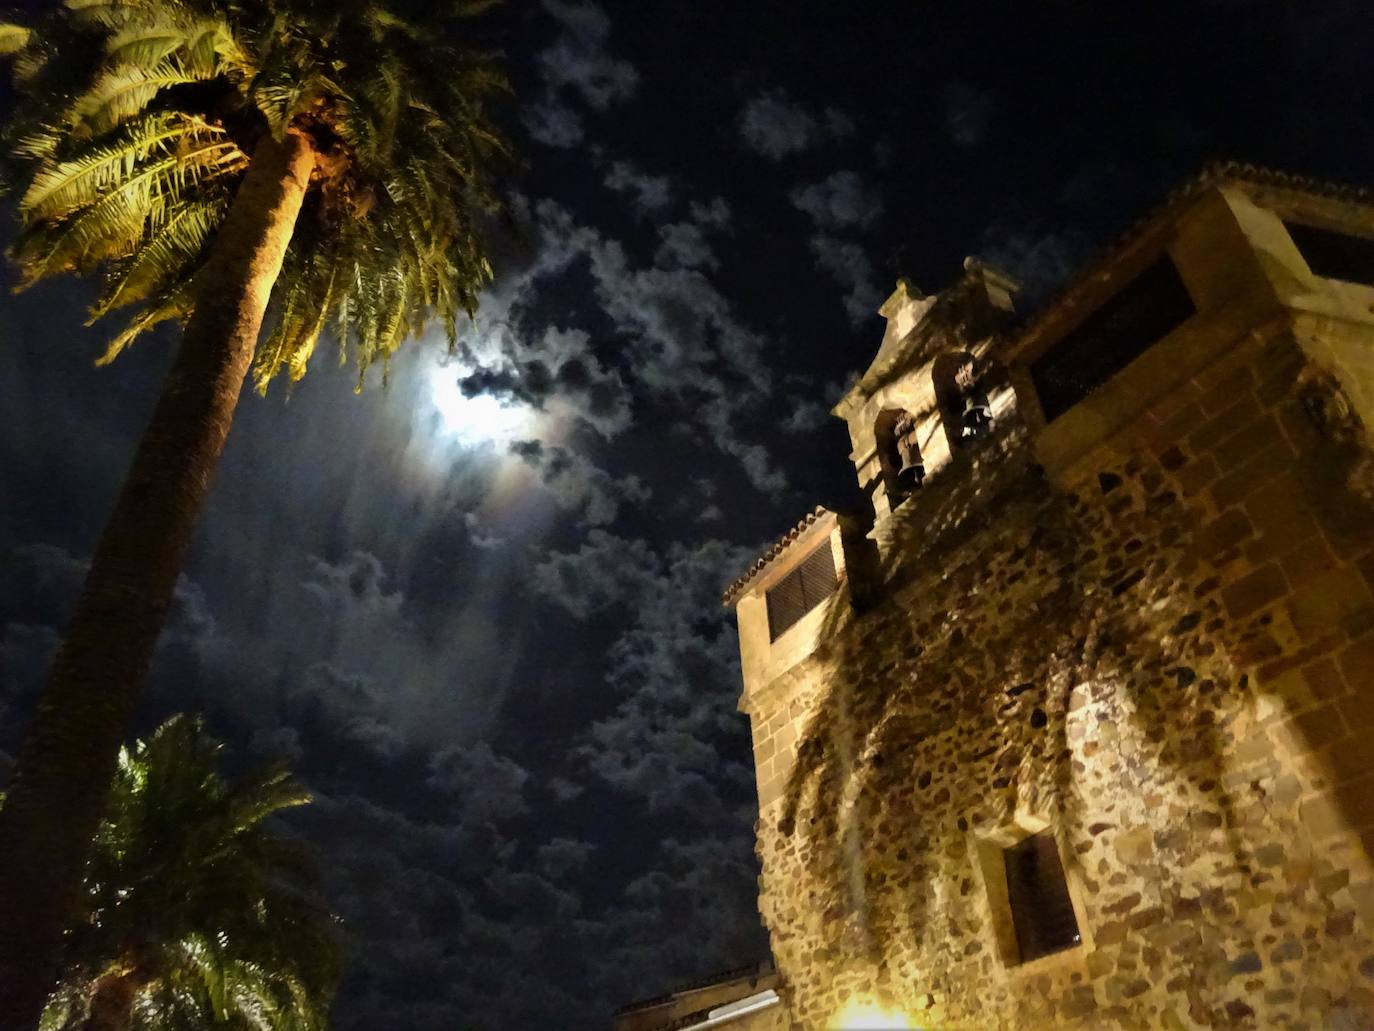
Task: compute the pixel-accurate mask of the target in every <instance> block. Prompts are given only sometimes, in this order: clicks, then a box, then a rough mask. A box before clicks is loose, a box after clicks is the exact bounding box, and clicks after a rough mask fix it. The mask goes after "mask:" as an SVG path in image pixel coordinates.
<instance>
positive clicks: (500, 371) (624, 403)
mask: <svg viewBox="0 0 1374 1031" xmlns="http://www.w3.org/2000/svg"><path fill="white" fill-rule="evenodd" d="M488 325H491V326H492V327H493V328H492V329H491V330H490V335H489V337H488V340H487V345H488V347H487V353H486V354H485V355H482V356H481V357H478V358H477V359H476V360H477V361H478V362H480V363H482V364H478V365H477V366H476V367H475V368H473V369H471V371H468V372H466V373H465V374H463V375H461V376H460V378H459V380H458V385H459V389H460V390H461V392H462V393H463V395H464V396H466V397H476V396H478V395H480V394H489V395H491V396H493V397H496V398H498V399H500V400H501V401H503V402H507V403H518V404H524V405H528V406H530V407H533V408H536V409H538V410H540V411H548V412H552V414H554V415H557V416H564V417H567V418H571V419H573V420H576V421H579V422H580V423H582V424H583V425H585V426H587V427H588V428H589V429H591V430H593V431H595V432H596V433H598V434H599V435H600V436H602V437H603V438H605V439H610V438H612V437H614V436H616V435H617V434H619V433H621V432H622V431H623V430H624V429H625V428H626V427H628V426H629V425H630V420H631V412H630V398H629V392H628V390H627V389H626V384H625V380H624V379H623V377H622V376H621V374H620V373H619V372H618V371H616V370H614V369H610V368H607V367H606V366H605V365H603V364H602V363H601V362H600V361H599V360H598V359H597V357H596V356H595V354H594V353H593V350H592V348H591V346H590V345H591V339H590V337H589V335H588V334H587V333H586V332H584V331H582V330H576V329H572V330H564V329H558V328H556V327H553V326H550V327H548V328H547V329H545V331H544V333H543V335H542V336H540V337H538V338H535V339H532V340H526V339H524V338H523V337H522V336H521V335H520V334H518V333H514V332H512V330H511V325H510V323H508V322H506V323H488Z"/></svg>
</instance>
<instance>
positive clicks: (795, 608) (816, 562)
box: [765, 537, 838, 641]
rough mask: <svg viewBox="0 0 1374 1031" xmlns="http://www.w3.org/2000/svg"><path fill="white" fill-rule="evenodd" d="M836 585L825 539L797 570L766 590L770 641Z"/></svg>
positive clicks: (830, 592) (815, 604)
mask: <svg viewBox="0 0 1374 1031" xmlns="http://www.w3.org/2000/svg"><path fill="white" fill-rule="evenodd" d="M837 582H838V581H837V579H836V576H835V556H834V554H833V553H832V552H831V550H830V538H829V537H827V538H825V539H824V540H823V541H822V542H821V544H820V546H819V547H817V548H816V550H815V551H813V552H811V554H809V555H807V556H806V558H804V559H802V560H801V562H800V563H798V564H797V568H796V569H794V570H792V572H790V573H788V574H787V575H786V576H784V577H783V578H782V579H781V580H779V581H778V582H777V583H776V584H774V585H773V586H772V587H770V588H768V593H767V594H766V595H765V598H766V600H767V602H768V633H769V637H770V639H772V640H774V641H776V640H777V639H778V638H779V637H781V636H782V634H783V633H784V632H785V631H786V630H787V629H788V628H789V627H791V626H792V625H794V624H795V623H796V622H797V620H799V619H801V618H802V616H804V615H806V614H807V613H808V612H810V611H811V610H812V609H814V608H815V607H816V606H817V605H819V604H820V603H821V602H823V601H825V599H826V598H828V597H830V595H832V594H833V593H834V592H835V587H836V586H837Z"/></svg>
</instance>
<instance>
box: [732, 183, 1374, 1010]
mask: <svg viewBox="0 0 1374 1031" xmlns="http://www.w3.org/2000/svg"><path fill="white" fill-rule="evenodd" d="M1292 223H1301V224H1303V225H1311V226H1317V227H1322V228H1325V229H1335V230H1340V231H1342V232H1344V233H1346V234H1353V235H1354V236H1356V237H1371V236H1374V203H1371V201H1370V200H1369V199H1368V198H1365V197H1363V196H1360V195H1356V194H1353V193H1350V192H1349V191H1341V190H1336V189H1333V188H1328V187H1323V186H1316V185H1312V184H1308V183H1305V182H1299V181H1294V180H1291V179H1288V178H1286V177H1283V176H1278V175H1274V174H1271V173H1263V172H1257V171H1254V170H1248V169H1238V168H1223V169H1219V170H1216V171H1214V172H1211V173H1209V174H1207V175H1205V176H1203V177H1202V178H1201V179H1199V180H1198V181H1196V182H1194V183H1193V184H1191V185H1190V186H1189V187H1188V188H1186V189H1185V190H1183V191H1181V192H1180V193H1178V194H1177V195H1175V197H1174V198H1173V199H1172V200H1171V201H1170V202H1169V203H1168V204H1167V205H1165V207H1164V208H1163V209H1161V210H1160V211H1159V212H1157V213H1156V214H1155V215H1154V216H1152V217H1151V218H1150V219H1148V220H1147V221H1146V222H1144V223H1142V224H1141V225H1140V226H1139V227H1137V229H1136V230H1134V231H1133V232H1132V233H1131V234H1130V235H1129V236H1128V237H1127V238H1126V239H1125V240H1123V241H1122V242H1121V243H1120V244H1119V245H1118V246H1117V247H1116V248H1115V249H1114V250H1113V251H1112V252H1111V253H1110V254H1109V255H1108V256H1107V257H1106V258H1105V259H1104V260H1103V261H1102V262H1101V263H1100V264H1099V265H1098V266H1097V267H1096V268H1094V269H1093V270H1091V273H1090V274H1089V275H1087V276H1085V277H1084V278H1083V279H1081V280H1080V281H1079V282H1078V283H1076V284H1075V285H1074V286H1073V287H1071V288H1070V289H1069V291H1068V292H1067V293H1066V294H1065V295H1064V296H1063V297H1061V298H1060V299H1059V300H1058V301H1057V302H1055V303H1054V304H1052V305H1051V306H1050V307H1049V308H1048V309H1047V310H1046V312H1045V313H1044V314H1042V315H1041V316H1040V317H1038V318H1037V320H1036V321H1035V322H1033V323H1031V324H1030V325H1027V326H1022V327H1020V328H1017V327H1016V326H1015V322H1014V319H1013V318H1012V317H1011V312H1010V309H1011V306H1012V300H1011V298H1012V289H1013V284H1010V283H1009V281H1008V280H1006V278H1005V277H1003V276H1001V275H999V274H998V273H996V271H995V270H992V269H988V268H986V267H983V266H981V265H979V264H977V263H976V262H970V263H969V265H968V267H967V269H966V272H965V274H964V276H963V278H962V279H961V280H960V281H959V282H958V283H957V284H955V286H954V287H952V288H951V289H949V290H947V291H945V292H944V293H942V294H940V295H939V296H937V297H934V298H926V297H922V296H920V295H919V293H918V292H917V291H915V290H914V289H912V288H911V287H909V286H908V285H906V284H903V285H901V286H900V287H899V289H898V291H897V292H896V293H895V294H894V295H893V297H892V299H891V300H889V302H888V304H887V305H886V306H885V307H884V309H883V313H884V314H885V315H886V316H887V318H888V332H887V336H886V337H885V338H884V341H883V345H882V348H881V349H880V351H879V355H878V359H877V360H875V362H874V365H873V367H872V368H870V370H869V372H868V373H867V374H866V375H865V376H864V377H863V378H862V379H861V380H860V381H859V383H858V384H857V385H856V386H855V387H854V388H853V389H852V390H851V391H850V393H849V394H848V395H847V396H846V397H845V399H844V400H842V401H841V402H840V404H839V405H838V406H837V407H836V409H835V411H836V414H837V415H839V416H840V417H842V418H844V419H845V420H846V421H847V422H848V424H849V427H850V434H851V438H852V441H853V444H854V451H853V453H852V456H851V457H852V459H853V461H854V463H855V467H856V470H857V471H858V475H859V481H860V483H861V485H863V486H864V488H865V490H866V491H867V492H868V494H869V496H870V497H871V498H872V500H873V504H872V509H873V512H872V515H871V516H869V517H868V518H867V520H864V519H860V520H858V521H856V520H853V519H842V518H840V517H838V516H836V515H833V514H831V513H827V512H825V511H823V510H822V511H819V512H818V513H816V514H813V515H812V516H810V517H808V519H807V520H805V521H803V523H802V524H801V525H800V526H799V527H798V528H797V529H796V530H794V531H793V532H792V533H791V534H789V536H788V537H787V538H785V539H784V541H782V542H780V544H779V545H778V546H777V547H775V548H774V549H772V551H770V552H769V554H768V555H766V556H765V557H764V558H763V559H762V560H761V561H760V563H759V564H757V565H756V566H755V568H754V569H752V570H751V571H750V572H749V573H748V574H747V575H746V576H745V577H743V578H741V580H740V581H738V582H737V583H736V584H735V585H733V586H732V587H731V589H730V590H729V591H728V592H727V598H726V600H727V603H728V604H733V605H734V606H735V607H736V610H737V614H738V620H739V627H740V646H741V654H742V662H743V670H744V688H745V689H744V695H743V699H742V702H741V707H742V708H743V709H744V710H745V711H746V712H747V713H748V715H749V717H750V720H751V722H752V727H753V733H754V746H755V757H756V765H757V775H758V785H759V802H760V816H759V824H758V852H759V856H760V858H761V860H762V864H763V875H762V878H761V881H760V888H761V892H760V902H759V905H760V909H761V912H762V914H763V917H764V920H765V922H766V924H767V926H768V928H769V931H770V933H771V938H772V945H773V951H774V955H775V959H776V962H777V966H778V970H779V974H780V978H781V983H780V985H779V987H778V991H779V992H780V994H781V995H782V997H783V1000H784V1004H785V1006H786V1008H787V1011H788V1013H789V1015H790V1019H791V1021H792V1026H793V1027H795V1028H798V1029H803V1031H822V1029H829V1028H836V1027H867V1026H871V1025H869V1024H864V1023H859V1024H854V1023H849V1024H847V1023H846V1021H847V1020H856V1019H859V1018H853V1017H850V1016H847V1015H848V1014H853V1013H858V1012H864V1013H872V1014H879V1015H881V1017H880V1018H879V1017H875V1018H873V1019H875V1020H877V1019H881V1020H884V1021H888V1023H884V1024H883V1025H882V1026H891V1027H902V1026H905V1027H921V1028H948V1029H969V1031H993V1029H1008V1031H1011V1029H1022V1031H1029V1029H1043V1028H1071V1029H1106V1028H1112V1029H1118V1028H1119V1029H1136V1028H1141V1029H1144V1028H1150V1029H1169V1031H1182V1029H1200V1028H1292V1029H1314V1031H1315V1029H1346V1031H1355V1029H1374V867H1372V866H1371V862H1370V856H1371V854H1374V733H1371V731H1372V730H1374V451H1372V450H1371V445H1370V440H1369V437H1368V436H1367V433H1366V429H1365V428H1366V427H1367V426H1370V425H1374V268H1371V269H1370V273H1369V276H1368V277H1367V278H1366V279H1365V281H1364V282H1348V281H1343V280H1340V279H1333V278H1329V277H1323V276H1319V275H1317V274H1315V273H1314V272H1313V270H1312V269H1311V268H1310V267H1309V264H1308V261H1307V259H1306V258H1305V257H1304V254H1303V253H1302V252H1300V250H1299V248H1298V246H1297V244H1296V243H1295V242H1294V238H1293V236H1292V233H1291V232H1290V228H1289V225H1290V224H1292ZM1161 256H1165V257H1167V259H1168V260H1169V262H1170V263H1171V265H1172V267H1173V268H1174V269H1176V270H1177V274H1178V277H1179V279H1180V280H1181V282H1182V285H1183V286H1184V287H1185V288H1186V291H1187V298H1188V299H1189V300H1190V301H1191V308H1192V309H1193V310H1192V313H1191V314H1190V315H1189V316H1188V317H1186V318H1184V319H1182V320H1181V321H1180V322H1179V323H1178V324H1177V325H1175V326H1172V327H1170V328H1169V329H1168V330H1167V332H1166V333H1165V335H1164V336H1162V337H1161V338H1160V339H1158V340H1156V341H1152V342H1151V343H1150V346H1148V347H1146V348H1144V349H1143V350H1142V351H1141V352H1140V353H1139V354H1138V355H1137V356H1135V357H1134V358H1133V359H1131V360H1129V361H1128V362H1127V363H1126V364H1125V365H1124V366H1123V367H1121V368H1119V369H1118V370H1117V371H1115V372H1114V373H1112V374H1110V375H1106V376H1105V377H1101V382H1100V383H1096V384H1094V385H1091V386H1092V389H1085V390H1084V391H1082V395H1081V396H1076V399H1075V400H1074V403H1072V404H1071V405H1068V406H1067V408H1065V409H1064V410H1062V411H1060V412H1058V413H1057V415H1056V417H1055V418H1053V419H1050V420H1047V419H1046V418H1045V414H1044V412H1045V405H1044V404H1043V403H1042V398H1041V391H1040V386H1039V385H1038V384H1039V383H1040V382H1043V381H1038V380H1037V378H1036V371H1035V370H1036V369H1037V368H1041V367H1043V362H1042V363H1041V365H1039V366H1038V365H1037V362H1039V361H1040V360H1041V359H1042V358H1044V357H1045V356H1050V357H1051V358H1053V356H1054V355H1055V354H1056V351H1055V348H1056V347H1061V346H1063V342H1064V341H1065V340H1066V339H1068V338H1069V337H1070V334H1072V333H1073V332H1074V331H1075V329H1076V328H1078V327H1080V326H1082V325H1084V324H1085V320H1088V319H1090V318H1091V317H1092V315H1093V313H1094V312H1097V311H1099V310H1103V309H1104V306H1106V305H1108V304H1109V303H1110V302H1111V300H1112V298H1113V297H1115V296H1116V295H1117V294H1118V293H1119V292H1120V291H1122V290H1123V289H1124V288H1125V287H1126V286H1127V285H1129V284H1130V283H1131V282H1133V281H1136V280H1137V277H1139V276H1141V275H1142V270H1146V269H1149V268H1154V267H1157V262H1158V261H1159V259H1160V258H1161ZM1047 360H1048V359H1047ZM942 370H943V371H942ZM950 370H955V371H954V372H953V373H951V372H950ZM1066 389H1067V388H1066ZM961 397H962V398H964V401H963V402H962V403H963V404H965V406H966V407H965V409H960V408H959V404H960V403H961V402H960V398H961ZM970 398H972V399H973V400H969V399H970ZM975 409H976V410H977V412H979V413H981V412H983V411H986V412H989V413H990V414H991V418H992V424H991V427H990V428H988V429H986V430H985V431H981V430H980V432H979V433H978V434H972V433H970V434H968V435H966V436H965V435H963V434H964V431H963V430H962V429H961V428H960V426H958V425H956V421H957V419H958V418H959V412H960V411H961V410H967V411H973V410H975ZM898 410H900V411H902V412H905V413H909V415H910V419H909V421H908V422H907V423H904V424H901V425H902V426H910V425H913V424H914V425H915V426H916V427H917V429H916V430H915V431H914V432H915V433H916V436H917V438H919V445H920V451H921V454H922V456H923V459H924V473H925V479H924V483H923V484H921V485H920V486H919V487H918V488H915V489H909V490H902V489H898V487H897V482H898V481H897V478H896V473H897V470H896V469H894V465H895V464H896V463H897V462H898V461H899V459H897V458H894V457H893V456H894V455H897V454H902V455H905V454H907V452H897V451H893V450H892V448H891V447H890V446H889V444H885V443H884V438H883V433H884V432H887V430H885V429H884V427H888V426H890V424H891V423H893V421H894V420H893V419H892V418H890V417H889V415H890V413H893V412H896V411H898ZM885 420H886V421H885ZM913 439H915V438H913ZM904 446H905V445H904ZM913 446H914V445H913ZM884 448H887V450H884ZM902 461H905V459H902ZM818 547H829V548H831V549H832V551H833V553H834V557H835V568H836V570H837V579H838V588H837V589H836V590H835V592H834V593H833V594H832V595H831V596H830V597H829V598H828V599H827V600H826V601H824V602H823V603H822V604H820V605H818V606H816V607H815V608H813V609H812V610H811V611H810V612H809V613H808V614H807V615H806V616H804V617H803V618H801V619H800V621H798V622H797V623H796V624H795V625H793V626H791V627H790V629H788V630H787V631H786V632H785V633H782V634H780V635H776V638H777V639H776V640H770V637H772V636H774V635H771V634H770V631H769V624H768V619H769V617H768V613H767V606H766V598H767V593H768V591H769V589H770V588H771V587H774V586H775V585H777V584H778V583H779V582H780V581H781V580H782V579H783V578H784V577H786V576H787V574H788V573H789V572H790V571H791V570H792V569H794V568H796V567H797V566H798V564H799V563H800V562H801V561H802V560H803V559H805V558H806V556H807V555H809V554H811V553H812V552H814V551H815V549H816V548H818ZM1041 831H1049V832H1050V833H1052V834H1053V837H1054V842H1055V843H1056V844H1057V847H1058V852H1059V856H1060V858H1061V860H1062V865H1063V868H1064V880H1065V881H1066V882H1067V887H1068V891H1069V895H1070V897H1071V898H1072V903H1073V910H1074V914H1075V916H1076V919H1077V924H1078V927H1079V930H1080V933H1081V940H1079V941H1078V942H1077V943H1076V944H1075V945H1074V946H1073V947H1070V948H1066V949H1064V950H1063V951H1059V952H1055V953H1053V954H1052V955H1047V956H1044V957H1042V958H1039V959H1034V960H1031V961H1029V962H1022V961H1021V957H1020V955H1019V952H1018V945H1017V935H1016V930H1015V927H1014V926H1013V919H1012V915H1011V913H1010V912H1009V908H1008V895H1007V891H1008V889H1007V875H1006V873H1005V870H1004V867H1003V856H1004V851H1003V850H1004V849H1006V848H1008V847H1009V846H1011V845H1013V844H1014V843H1015V842H1017V841H1019V840H1021V839H1023V838H1024V837H1025V836H1026V835H1028V834H1033V833H1036V832H1041Z"/></svg>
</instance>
